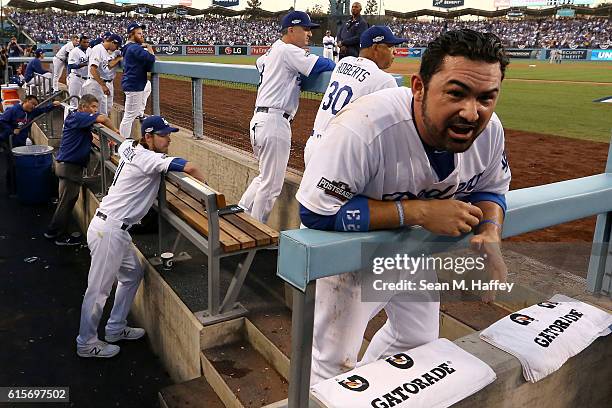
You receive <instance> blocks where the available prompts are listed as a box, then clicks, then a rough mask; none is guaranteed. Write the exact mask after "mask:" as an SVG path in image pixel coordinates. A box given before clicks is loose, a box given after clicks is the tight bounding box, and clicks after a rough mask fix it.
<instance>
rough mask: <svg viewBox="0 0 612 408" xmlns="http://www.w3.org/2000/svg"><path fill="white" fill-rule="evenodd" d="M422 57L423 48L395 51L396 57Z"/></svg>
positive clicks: (397, 49)
mask: <svg viewBox="0 0 612 408" xmlns="http://www.w3.org/2000/svg"><path fill="white" fill-rule="evenodd" d="M422 55H423V48H396V49H395V56H396V57H412V58H421V56H422Z"/></svg>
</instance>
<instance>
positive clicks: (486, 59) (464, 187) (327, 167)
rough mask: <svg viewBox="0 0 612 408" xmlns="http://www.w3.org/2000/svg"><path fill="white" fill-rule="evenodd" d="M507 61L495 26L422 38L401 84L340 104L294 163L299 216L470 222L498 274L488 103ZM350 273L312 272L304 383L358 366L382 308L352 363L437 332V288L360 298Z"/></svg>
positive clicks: (319, 222)
mask: <svg viewBox="0 0 612 408" xmlns="http://www.w3.org/2000/svg"><path fill="white" fill-rule="evenodd" d="M508 62H509V60H508V58H507V56H506V54H505V51H504V48H503V46H502V44H501V41H500V40H499V38H498V37H496V36H495V35H494V34H490V33H478V32H475V31H472V30H467V29H464V30H459V31H448V32H446V33H444V34H442V35H441V36H440V37H438V38H437V39H436V40H434V41H432V42H431V43H430V44H429V45H428V47H427V50H426V51H425V53H424V54H423V59H422V61H421V66H420V70H419V73H418V74H415V75H413V76H412V79H411V86H412V88H411V89H408V88H405V87H401V88H393V89H384V90H381V91H378V92H375V93H373V94H370V95H366V96H363V97H362V98H360V99H359V100H357V101H355V102H354V103H351V104H349V105H348V106H347V107H346V108H345V109H344V110H343V111H342V114H340V115H338V116H337V117H336V118H334V119H332V121H331V122H330V124H329V126H328V127H327V128H326V129H325V131H324V133H325V134H324V136H323V138H322V141H321V145H320V146H319V147H318V149H317V154H315V155H313V157H312V158H311V160H310V162H309V164H308V166H307V167H306V170H305V172H304V177H303V178H302V182H301V184H300V188H299V190H298V192H297V195H296V198H297V200H298V201H299V202H300V216H301V220H302V223H303V224H304V225H305V226H307V227H308V228H314V229H321V230H336V231H371V230H380V229H394V228H402V227H405V226H415V225H419V226H421V227H423V228H425V229H427V230H428V231H431V232H432V233H435V234H441V235H449V236H454V237H457V236H460V235H461V234H466V233H469V232H473V233H474V236H473V237H472V238H471V244H472V246H473V248H474V249H477V250H479V251H481V256H484V255H486V259H487V261H486V264H487V265H486V266H487V269H488V272H489V274H490V278H491V279H497V280H499V281H500V282H505V280H506V275H507V269H506V266H505V264H504V261H503V259H502V258H501V252H500V249H499V243H500V241H501V228H502V224H503V220H504V214H505V209H506V202H505V194H506V192H507V191H508V187H509V184H510V169H509V166H508V162H507V160H506V156H505V153H504V131H503V127H502V124H501V122H500V120H499V118H498V117H497V116H496V115H495V113H494V110H495V106H496V103H497V100H498V97H499V93H500V88H501V83H502V79H503V77H504V72H505V68H506V66H507V64H508ZM365 118H367V119H365ZM360 282H361V277H360V275H359V273H357V272H355V273H350V274H348V275H346V276H333V277H328V278H323V279H319V280H317V283H316V285H317V286H316V293H317V296H316V303H315V318H314V336H313V354H312V357H313V360H312V373H311V383H312V384H315V383H317V382H319V381H321V380H324V379H328V378H331V377H333V376H335V375H338V374H340V373H342V372H343V371H346V370H349V369H351V368H353V367H354V366H355V365H357V354H358V352H359V348H360V346H361V343H362V340H363V334H364V332H365V329H366V326H367V324H368V321H369V320H370V319H371V318H372V317H374V316H375V315H376V314H377V313H378V312H379V311H380V310H381V309H383V308H384V309H385V311H386V313H387V316H388V319H387V322H386V323H385V324H384V326H383V327H382V328H381V329H380V330H379V331H378V332H377V333H376V334H375V336H374V337H373V339H372V341H371V343H370V345H369V347H368V349H367V351H366V353H365V355H364V357H363V359H362V360H361V361H360V362H359V365H363V364H367V363H370V362H373V361H376V360H378V359H380V358H384V357H387V356H390V355H392V354H395V353H398V352H401V351H404V350H408V349H411V348H414V347H417V346H419V345H422V344H425V343H428V342H430V341H432V340H434V339H436V338H437V337H438V329H439V327H438V315H439V301H438V297H437V293H435V292H434V293H433V296H427V295H432V294H431V293H430V294H428V293H426V292H425V293H424V292H423V291H421V292H405V293H398V294H395V293H380V296H381V300H380V301H379V302H361V286H360ZM493 297H494V293H491V292H489V293H486V294H485V295H484V296H483V300H484V301H490V300H491V299H492V298H493Z"/></svg>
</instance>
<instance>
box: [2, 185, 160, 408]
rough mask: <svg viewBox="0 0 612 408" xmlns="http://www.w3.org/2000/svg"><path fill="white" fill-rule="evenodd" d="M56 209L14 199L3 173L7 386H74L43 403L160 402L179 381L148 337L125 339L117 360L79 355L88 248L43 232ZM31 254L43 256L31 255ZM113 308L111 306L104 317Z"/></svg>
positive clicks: (4, 379) (4, 370) (142, 404)
mask: <svg viewBox="0 0 612 408" xmlns="http://www.w3.org/2000/svg"><path fill="white" fill-rule="evenodd" d="M53 209H54V208H53V206H51V205H43V206H37V207H32V206H23V205H21V204H19V203H18V201H17V200H16V199H14V198H12V199H9V198H8V197H7V196H6V192H5V188H4V181H3V180H2V183H1V185H0V213H1V214H2V217H1V218H0V220H1V221H0V344H1V345H2V347H0V386H35V385H38V386H68V387H70V401H71V402H70V404H69V405H66V404H53V403H48V404H44V405H45V406H48V407H53V406H56V407H66V406H71V407H87V408H89V407H104V408H107V407H156V406H158V396H157V393H158V391H159V390H160V389H162V388H163V387H165V386H167V385H169V384H171V383H172V381H171V380H170V377H169V376H168V374H167V373H166V371H165V370H164V368H163V366H162V365H161V363H160V361H159V359H158V358H157V357H156V356H155V355H154V354H153V352H152V351H151V349H150V348H149V346H148V344H147V341H146V340H140V341H136V342H133V343H129V344H122V345H121V346H122V350H121V353H120V354H119V355H118V356H117V357H116V358H114V359H110V360H91V359H81V358H79V357H77V356H76V353H75V339H76V335H77V331H78V325H79V316H80V305H81V301H82V296H83V294H84V292H85V288H86V285H87V273H88V270H89V260H90V258H89V251H88V249H87V248H86V247H84V248H77V249H75V248H74V247H72V248H69V247H57V246H55V245H54V244H53V243H51V242H49V241H47V240H46V239H44V237H43V236H42V234H43V232H44V230H45V228H46V226H47V223H48V222H49V220H50V218H51V216H52V214H53ZM74 228H75V230H77V229H76V226H75V227H74ZM32 256H36V257H37V258H38V260H37V261H35V262H33V263H26V262H24V258H27V257H32ZM109 304H112V303H110V302H109ZM108 313H109V308H107V309H106V310H105V316H104V317H103V321H105V320H106V318H107V317H108ZM102 334H103V333H101V335H102ZM9 406H16V405H12V404H2V403H0V407H9ZM18 406H19V407H20V408H21V407H24V408H26V407H33V406H40V404H27V403H20V404H18Z"/></svg>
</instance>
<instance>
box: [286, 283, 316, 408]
mask: <svg viewBox="0 0 612 408" xmlns="http://www.w3.org/2000/svg"><path fill="white" fill-rule="evenodd" d="M315 292H316V285H315V282H314V281H312V282H309V283H308V285H307V286H306V292H302V291H299V290H297V289H294V290H293V312H292V316H291V362H290V366H289V401H288V404H289V408H308V403H309V398H310V397H309V394H310V365H311V360H312V332H313V326H314V308H315Z"/></svg>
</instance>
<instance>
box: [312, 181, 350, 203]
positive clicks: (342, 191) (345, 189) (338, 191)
mask: <svg viewBox="0 0 612 408" xmlns="http://www.w3.org/2000/svg"><path fill="white" fill-rule="evenodd" d="M317 188H318V189H321V190H323V191H324V192H325V194H327V195H330V196H332V197H334V198H337V199H338V200H340V201H342V202H346V201H348V200H350V199H351V198H353V197H354V196H355V193H354V192H352V191H351V189H350V188H349V185H348V184H347V183H345V182H343V181H330V180H328V179H326V178H325V177H321V180H319V182H318V183H317Z"/></svg>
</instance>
